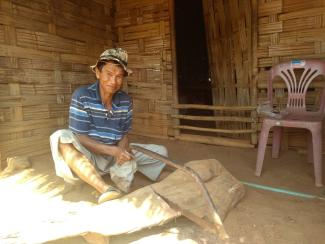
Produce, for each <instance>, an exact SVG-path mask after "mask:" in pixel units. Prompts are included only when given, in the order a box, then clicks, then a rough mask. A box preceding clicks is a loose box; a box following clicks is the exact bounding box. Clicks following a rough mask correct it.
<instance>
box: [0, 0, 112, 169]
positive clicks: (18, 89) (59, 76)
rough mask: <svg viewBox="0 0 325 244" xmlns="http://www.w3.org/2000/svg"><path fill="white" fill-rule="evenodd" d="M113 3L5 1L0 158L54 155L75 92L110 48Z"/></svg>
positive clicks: (0, 15)
mask: <svg viewBox="0 0 325 244" xmlns="http://www.w3.org/2000/svg"><path fill="white" fill-rule="evenodd" d="M111 12H112V0H92V1H77V0H75V1H68V0H60V1H52V0H44V1H39V0H29V1H24V0H1V1H0V153H1V161H2V163H3V165H4V160H5V159H6V158H7V157H8V156H16V155H25V156H34V155H39V154H43V153H47V152H48V151H49V135H50V133H51V132H53V131H54V130H56V129H57V128H65V127H66V126H67V116H68V106H69V103H70V96H71V93H72V91H73V90H74V89H75V88H76V87H77V86H79V85H81V84H86V83H90V82H93V81H94V75H93V74H92V73H91V72H90V71H89V65H90V64H93V63H94V61H95V60H96V58H97V57H98V55H99V54H100V53H101V52H102V51H103V49H104V48H107V47H111V46H112V44H113V39H114V36H113V34H112V22H113V17H112V15H111Z"/></svg>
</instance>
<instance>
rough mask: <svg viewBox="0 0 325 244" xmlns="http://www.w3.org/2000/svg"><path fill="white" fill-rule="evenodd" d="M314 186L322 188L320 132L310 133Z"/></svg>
mask: <svg viewBox="0 0 325 244" xmlns="http://www.w3.org/2000/svg"><path fill="white" fill-rule="evenodd" d="M312 140H313V157H314V174H315V185H316V186H318V187H321V186H323V180H322V130H321V129H319V130H315V131H312Z"/></svg>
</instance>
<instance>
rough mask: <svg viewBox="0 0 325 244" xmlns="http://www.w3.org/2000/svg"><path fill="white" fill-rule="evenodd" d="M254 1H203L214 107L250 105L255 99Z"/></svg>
mask: <svg viewBox="0 0 325 244" xmlns="http://www.w3.org/2000/svg"><path fill="white" fill-rule="evenodd" d="M252 2H255V1H251V0H245V1H243V0H215V1H213V0H206V1H203V3H204V11H205V16H206V19H205V22H206V30H207V36H208V38H207V39H208V46H209V58H210V71H211V77H212V81H213V98H214V104H215V105H234V106H237V105H250V104H251V103H252V99H254V97H253V96H252V93H253V90H254V89H255V87H252V84H253V83H252V65H253V62H252V57H253V40H252V37H253V33H252V32H253V23H252V12H254V11H256V9H255V8H256V6H255V5H253V4H252Z"/></svg>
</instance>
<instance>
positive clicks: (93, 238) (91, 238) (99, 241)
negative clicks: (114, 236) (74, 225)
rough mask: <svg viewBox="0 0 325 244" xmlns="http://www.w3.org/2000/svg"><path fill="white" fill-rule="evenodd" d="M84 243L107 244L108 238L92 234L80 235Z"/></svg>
mask: <svg viewBox="0 0 325 244" xmlns="http://www.w3.org/2000/svg"><path fill="white" fill-rule="evenodd" d="M82 237H83V238H84V239H85V241H86V242H87V243H89V244H109V237H108V236H107V237H106V236H103V235H100V234H97V233H93V232H87V233H86V234H84V235H82Z"/></svg>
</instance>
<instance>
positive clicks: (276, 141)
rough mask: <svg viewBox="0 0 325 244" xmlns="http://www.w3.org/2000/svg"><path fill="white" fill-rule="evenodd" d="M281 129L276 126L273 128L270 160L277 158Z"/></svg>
mask: <svg viewBox="0 0 325 244" xmlns="http://www.w3.org/2000/svg"><path fill="white" fill-rule="evenodd" d="M282 131H283V128H282V127H279V126H276V127H274V128H273V139H272V158H278V157H279V154H280V145H281V139H282Z"/></svg>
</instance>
